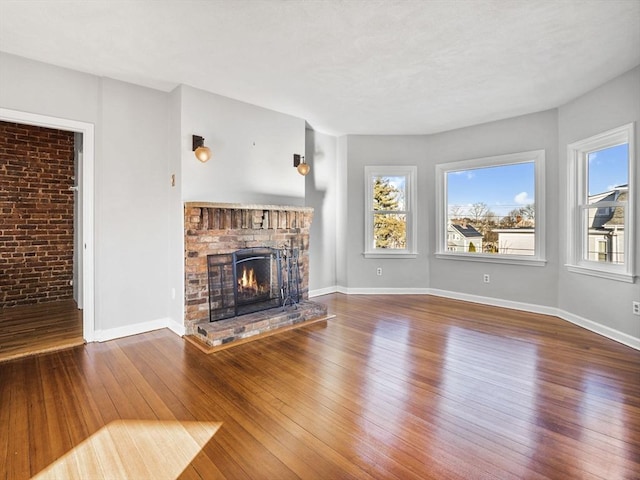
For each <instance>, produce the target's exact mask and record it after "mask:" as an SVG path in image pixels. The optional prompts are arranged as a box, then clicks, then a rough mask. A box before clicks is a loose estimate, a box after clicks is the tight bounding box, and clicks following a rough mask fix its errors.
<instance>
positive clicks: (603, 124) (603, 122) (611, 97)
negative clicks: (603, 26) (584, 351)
mask: <svg viewBox="0 0 640 480" xmlns="http://www.w3.org/2000/svg"><path fill="white" fill-rule="evenodd" d="M630 122H636V125H635V129H636V130H635V132H636V172H635V187H636V196H635V199H633V201H635V204H634V205H635V207H636V210H635V233H636V238H635V253H636V257H635V273H636V275H638V274H640V208H638V203H639V198H640V195H639V194H640V168H638V151H637V146H638V145H640V135H639V133H640V67H637V68H635V69H633V70H631V71H630V72H627V73H626V74H624V75H621V76H619V77H617V78H615V79H613V80H612V81H610V82H608V83H606V84H604V85H602V86H601V87H599V88H597V89H595V90H593V91H591V92H589V93H587V94H586V95H583V96H581V97H579V98H577V99H575V100H574V101H572V102H570V103H568V104H566V105H564V106H562V107H560V108H559V122H558V123H559V150H560V155H561V158H562V162H561V165H560V168H559V170H558V176H559V178H560V185H562V186H563V187H564V185H566V184H567V181H568V180H567V175H568V167H567V163H566V151H567V145H568V144H570V143H572V142H575V141H578V140H582V139H585V138H587V137H590V136H592V135H595V134H597V133H601V132H604V131H607V130H610V129H612V128H615V127H619V126H622V125H625V124H627V123H630ZM561 191H562V192H563V193H564V191H565V190H564V188H562V190H561ZM558 200H559V205H560V209H559V210H560V216H559V218H558V222H559V223H558V229H559V230H560V232H561V235H560V241H559V244H558V245H559V248H560V252H561V255H562V257H561V258H562V263H564V262H565V261H566V259H567V255H566V254H567V249H566V247H565V245H566V243H567V240H566V228H565V226H566V223H567V219H568V216H567V207H566V205H567V199H566V195H564V194H562V195H560V196H559V199H558ZM634 300H635V301H640V284H639V283H638V280H637V279H636V282H635V283H633V284H630V283H624V282H617V281H613V280H607V279H603V278H596V277H590V276H586V275H581V274H577V273H572V272H569V271H567V269H566V268H565V267H564V266H562V265H561V266H560V268H559V298H558V306H559V308H561V309H562V310H564V311H567V312H570V313H572V314H574V315H577V316H579V317H581V318H584V319H587V320H592V321H594V322H597V323H599V324H601V325H604V326H605V327H608V328H612V329H614V330H617V331H620V332H623V333H626V334H627V335H631V336H633V337H635V338H638V339H640V317H638V316H635V315H633V314H632V313H631V302H632V301H634Z"/></svg>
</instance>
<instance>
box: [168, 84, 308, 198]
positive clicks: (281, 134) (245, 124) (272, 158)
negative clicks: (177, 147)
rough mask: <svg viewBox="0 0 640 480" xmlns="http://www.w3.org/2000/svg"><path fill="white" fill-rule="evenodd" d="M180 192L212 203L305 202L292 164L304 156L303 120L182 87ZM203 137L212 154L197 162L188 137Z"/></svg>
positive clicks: (302, 179)
mask: <svg viewBox="0 0 640 480" xmlns="http://www.w3.org/2000/svg"><path fill="white" fill-rule="evenodd" d="M180 89H181V95H182V107H181V108H182V110H181V129H182V196H183V200H184V201H185V202H189V201H210V202H229V203H258V204H273V205H294V206H303V205H304V188H305V180H304V178H303V177H302V176H300V175H299V174H298V172H297V170H296V169H295V168H294V167H293V154H294V153H298V154H300V155H304V149H305V121H304V120H303V119H301V118H296V117H292V116H290V115H285V114H283V113H278V112H274V111H273V110H267V109H265V108H261V107H257V106H255V105H250V104H248V103H244V102H239V101H237V100H232V99H230V98H226V97H222V96H220V95H215V94H213V93H208V92H205V91H202V90H198V89H195V88H192V87H188V86H181V87H180ZM192 135H200V136H203V137H204V138H205V145H207V146H208V147H209V148H211V151H212V153H213V157H212V158H211V160H209V161H208V162H207V163H204V164H203V163H200V162H199V161H197V160H196V158H195V157H194V155H193V152H192V151H191V143H192V142H191V136H192Z"/></svg>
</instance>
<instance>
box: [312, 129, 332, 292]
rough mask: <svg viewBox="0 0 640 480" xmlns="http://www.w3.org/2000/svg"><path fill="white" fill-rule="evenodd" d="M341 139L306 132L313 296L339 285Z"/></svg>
mask: <svg viewBox="0 0 640 480" xmlns="http://www.w3.org/2000/svg"><path fill="white" fill-rule="evenodd" d="M337 149H338V146H337V139H336V137H334V136H331V135H325V134H322V133H320V132H315V131H313V130H311V129H307V131H306V145H305V159H306V161H307V163H308V164H309V165H310V166H311V171H310V172H309V174H308V175H307V176H306V177H305V205H306V206H307V207H313V222H312V223H311V231H310V239H309V293H310V294H311V295H312V296H313V295H316V294H319V293H322V292H327V291H333V290H334V289H335V285H336V276H337V273H336V238H337V237H336V209H337V196H336V195H337V185H336V181H335V180H336V169H337V152H338V150H337Z"/></svg>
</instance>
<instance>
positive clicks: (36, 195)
mask: <svg viewBox="0 0 640 480" xmlns="http://www.w3.org/2000/svg"><path fill="white" fill-rule="evenodd" d="M0 121H3V122H9V123H14V124H16V125H17V127H19V126H23V127H25V131H26V130H27V128H26V127H28V126H30V127H32V131H35V132H36V133H37V135H36V138H35V139H34V140H33V139H32V141H33V142H34V145H35V146H36V154H37V153H38V152H37V150H38V148H39V149H40V150H41V152H42V156H43V157H45V160H44V163H41V164H37V162H35V161H34V159H33V158H30V161H31V162H32V163H33V165H31V166H27V167H25V166H24V165H22V166H20V164H19V163H20V162H19V161H18V157H19V155H16V156H15V157H14V159H15V161H14V162H13V164H12V165H11V166H9V167H7V166H6V165H5V166H4V168H5V169H7V168H12V169H13V170H14V173H16V174H17V175H21V174H24V175H25V178H24V180H23V181H20V182H17V183H16V185H14V186H11V187H9V188H8V189H7V190H8V191H7V192H5V193H6V195H4V197H5V200H7V202H5V206H6V205H7V204H8V205H11V203H10V201H11V198H9V197H11V195H13V197H14V198H13V200H15V201H19V202H20V203H19V205H20V208H21V209H22V210H21V211H20V212H19V215H17V216H23V217H25V218H27V219H28V221H27V222H25V223H24V224H23V225H22V226H19V225H16V226H14V227H12V232H13V233H14V235H13V236H12V237H11V238H8V236H7V235H5V236H4V240H7V239H9V240H11V241H12V243H13V244H14V246H16V249H17V250H18V251H17V252H16V253H15V254H14V256H15V257H17V261H18V264H16V265H21V266H23V267H25V268H24V270H25V271H19V270H20V269H19V268H18V267H16V266H13V267H11V266H10V268H9V269H5V271H6V272H7V276H12V277H13V278H12V279H11V281H10V282H5V283H6V285H5V286H4V292H3V296H2V300H3V305H2V306H3V307H4V306H8V307H9V308H3V309H2V311H0V321H5V326H8V332H9V333H7V332H4V334H3V333H0V341H1V342H2V343H3V344H4V345H5V346H13V347H16V345H18V346H19V345H20V344H24V343H25V341H26V340H28V338H29V337H31V340H32V341H33V347H34V348H33V350H34V351H36V350H38V351H42V350H43V349H44V350H47V349H51V348H55V343H56V342H55V340H56V338H57V339H58V344H59V345H60V346H61V348H64V346H65V343H66V344H68V342H66V341H65V338H64V336H65V335H67V336H69V335H70V336H74V335H75V341H76V342H77V341H78V339H80V340H81V341H82V340H84V341H87V342H89V341H93V336H94V300H93V297H94V295H93V293H94V285H93V160H94V153H93V145H94V129H93V125H92V124H89V123H85V122H77V121H74V120H67V119H61V118H55V117H47V116H42V115H37V114H29V113H25V112H19V111H14V110H8V109H1V108H0ZM17 127H16V128H17ZM49 129H51V130H49ZM47 136H50V137H51V138H52V139H53V140H55V141H58V142H59V143H60V144H61V146H60V150H62V152H61V153H62V156H63V157H64V156H67V155H69V152H68V151H65V149H67V150H68V147H69V145H71V148H72V150H73V153H72V156H73V159H72V161H73V165H71V166H70V167H69V166H68V165H66V166H60V165H58V164H59V163H64V162H65V161H66V162H67V163H68V161H69V159H68V158H67V160H65V161H62V160H59V159H52V158H51V155H52V154H53V153H60V152H55V150H56V149H57V147H56V146H55V145H48V144H47V141H46V140H47ZM16 138H17V137H16ZM21 140H22V141H23V143H26V140H25V138H21ZM31 151H33V149H32V150H31ZM16 153H17V152H16ZM45 153H46V155H45ZM31 155H32V157H36V156H38V155H34V154H33V153H31ZM27 156H29V154H27ZM23 163H24V161H23ZM51 165H53V166H54V168H53V170H54V171H51V170H52V168H50V167H51ZM56 169H57V170H59V173H60V175H58V176H56V175H55V173H56ZM16 171H17V172H16ZM69 172H71V173H69ZM37 175H40V177H41V179H40V180H42V182H41V183H42V184H40V185H38V184H36V183H37V182H35V181H33V179H34V178H35V176H37ZM28 180H32V181H33V183H34V184H33V185H32V184H30V182H29V181H28ZM47 182H49V183H50V184H51V185H47ZM57 182H59V183H61V184H62V185H58V186H57V187H56V186H55V184H56V183H57ZM50 187H51V188H50ZM28 194H33V198H28V197H27V195H28ZM46 194H49V195H50V196H51V197H50V198H47V195H46ZM38 203H39V204H38ZM35 204H38V205H37V206H35V207H34V208H33V210H32V211H29V212H27V211H26V210H25V209H26V208H27V207H28V206H29V205H31V206H34V205H35ZM63 204H66V205H63ZM14 205H15V204H14ZM64 208H67V209H69V208H71V209H72V210H73V211H72V213H71V214H69V212H68V211H66V212H64V211H61V209H64ZM6 213H9V212H6ZM11 213H12V214H13V215H14V216H16V212H11ZM70 215H71V217H72V218H73V225H69V216H70ZM47 225H48V226H49V227H50V228H51V231H50V232H48V233H46V228H49V227H47ZM39 229H41V230H42V231H43V232H45V233H44V235H45V237H44V238H39V237H38V235H36V234H35V232H36V231H37V230H39ZM21 230H22V231H21ZM47 235H48V236H47ZM20 239H23V240H25V239H26V240H29V241H28V242H27V243H28V244H29V246H26V244H25V245H21V244H20V241H19V240H20ZM69 244H70V245H69ZM38 255H41V256H42V258H39V259H34V258H33V257H37V256H38ZM29 257H32V258H29ZM27 267H28V268H27ZM30 276H31V279H30ZM34 278H35V279H36V281H35V282H34ZM10 289H12V290H11V292H9V290H10ZM20 289H22V291H20ZM9 293H10V295H9ZM27 304H29V305H27ZM79 309H81V310H79ZM38 315H39V316H40V317H43V318H46V317H49V318H50V320H51V322H50V323H49V324H47V323H46V322H43V321H42V320H39V318H40V317H39V316H38ZM16 316H17V317H18V318H19V317H20V316H21V317H23V318H25V319H26V321H27V322H28V325H27V327H28V328H29V329H30V331H31V334H30V335H22V336H24V337H25V338H24V339H22V340H20V336H21V335H20V334H19V333H16V334H15V335H14V334H12V331H11V328H16V327H17V325H18V324H19V323H20V322H19V321H18V320H17V319H16ZM53 326H55V328H54V329H53V330H50V331H48V328H47V327H53ZM74 328H75V329H76V330H75V331H74V330H73V329H74ZM1 335H4V337H1ZM36 340H37V341H36ZM38 342H40V343H38ZM52 342H53V344H52ZM27 343H28V342H27ZM80 343H82V342H80ZM43 345H45V347H43ZM7 348H8V347H7ZM22 348H27V349H28V348H29V346H26V347H25V346H24V345H23V346H22ZM0 353H2V352H1V350H0Z"/></svg>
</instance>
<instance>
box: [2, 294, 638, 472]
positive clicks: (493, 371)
mask: <svg viewBox="0 0 640 480" xmlns="http://www.w3.org/2000/svg"><path fill="white" fill-rule="evenodd" d="M314 300H315V301H320V302H323V303H325V304H327V305H328V307H329V312H330V313H333V314H336V315H337V316H336V318H334V319H332V320H329V321H327V322H326V323H317V324H314V325H310V326H306V327H302V328H300V329H296V330H291V331H287V332H284V333H282V334H279V335H274V336H272V337H267V338H263V339H260V340H257V341H255V342H251V343H247V344H244V345H239V346H237V347H234V348H230V349H228V350H223V351H219V352H216V353H213V354H210V355H206V354H204V353H203V352H201V351H200V350H198V349H197V348H196V347H195V346H193V345H191V344H189V343H188V342H186V341H184V340H183V339H181V338H180V337H178V336H176V335H175V334H173V333H171V332H169V331H168V330H158V331H155V332H151V333H147V334H143V335H137V336H132V337H128V338H123V339H119V340H115V341H111V342H105V343H93V344H88V345H86V346H83V347H78V348H74V349H69V350H65V351H61V352H56V353H50V354H44V355H38V356H34V357H27V358H23V359H19V360H13V361H10V362H3V363H0V472H1V474H0V478H8V479H23V478H25V479H26V478H30V477H31V476H34V475H37V474H39V473H40V472H43V471H44V472H45V473H46V472H49V471H54V470H56V469H57V471H60V468H62V467H61V465H60V462H62V461H63V460H65V459H68V458H70V457H74V458H76V459H77V458H82V455H80V454H77V452H78V450H79V449H86V448H87V445H88V444H93V445H97V446H94V449H93V452H94V454H95V452H100V451H101V450H100V448H99V445H100V440H98V439H99V438H104V435H102V432H104V429H105V428H108V427H110V426H111V428H113V426H114V425H119V423H118V422H134V424H135V425H138V426H139V425H142V427H140V428H144V429H151V430H149V432H152V433H153V436H154V437H153V438H156V439H157V443H156V444H155V445H154V447H153V448H156V449H160V450H161V451H163V449H164V450H166V451H167V452H169V451H171V450H172V449H175V448H178V447H179V446H181V444H180V441H179V440H173V441H172V440H171V438H172V437H171V436H168V437H167V436H163V435H162V434H160V433H158V432H160V430H159V429H160V427H163V428H165V430H167V429H169V428H170V426H171V425H175V424H176V422H178V423H180V422H182V424H185V425H186V424H192V422H201V423H202V424H203V425H211V426H212V427H211V428H212V430H211V431H212V432H214V433H212V434H213V436H212V437H211V439H210V440H208V441H204V443H203V444H204V446H203V447H202V449H201V450H199V451H197V453H194V454H193V455H191V457H189V455H187V457H189V458H188V459H187V460H186V462H187V463H185V464H184V465H181V466H180V468H179V469H178V470H176V465H174V464H173V463H172V462H173V460H171V458H173V456H171V455H167V456H166V458H164V459H163V460H162V461H163V462H166V469H160V470H163V471H166V472H172V471H173V472H175V471H179V472H181V473H179V474H177V475H176V474H175V473H166V475H165V476H164V477H163V476H162V475H160V476H154V477H153V478H154V479H155V478H184V479H191V478H203V479H216V478H222V479H278V480H280V479H290V478H303V479H356V478H357V479H387V478H389V479H465V480H467V479H500V480H505V479H543V478H547V479H574V478H575V479H606V480H614V479H628V480H630V479H639V478H640V352H638V351H636V350H633V349H631V348H629V347H626V346H624V345H621V344H618V343H616V342H613V341H611V340H607V339H605V338H603V337H601V336H598V335H597V334H594V333H591V332H588V331H586V330H584V329H581V328H579V327H576V326H573V325H571V324H569V323H567V322H564V321H562V320H560V319H557V318H554V317H548V316H544V315H537V314H531V313H524V312H517V311H513V310H507V309H501V308H495V307H487V306H482V305H477V304H471V303H465V302H460V301H454V300H448V299H443V298H438V297H432V296H423V295H407V296H358V295H350V296H346V295H340V294H332V295H327V296H324V297H317V298H315V299H314ZM218 427H219V428H218ZM131 428H133V427H131ZM154 428H155V429H154ZM185 428H187V427H185ZM149 432H147V438H148V435H151V433H149ZM127 445H129V443H128V444H127ZM131 445H133V443H131ZM147 448H149V447H147ZM108 452H112V450H111V449H110V450H108ZM155 453H156V454H157V452H155ZM73 454H75V455H73ZM115 455H116V454H115V453H105V454H104V457H105V458H101V459H99V460H95V461H99V462H100V468H101V470H100V471H102V472H108V471H110V470H109V465H110V462H114V463H118V462H120V463H119V464H122V463H123V462H129V463H134V464H135V463H143V462H144V460H145V458H147V457H146V454H145V450H144V448H143V447H140V446H137V447H135V448H134V447H130V449H129V451H128V453H127V452H125V454H124V455H123V456H121V457H118V458H115ZM156 457H157V455H156ZM156 457H153V458H156ZM161 458H163V456H161ZM75 461H76V462H78V463H76V468H77V469H79V470H83V471H84V472H87V471H96V470H92V468H93V467H92V466H89V465H86V464H83V463H82V462H81V461H78V460H75ZM182 461H183V462H184V461H185V460H184V459H183V460H182ZM131 467H132V468H134V467H136V465H132V466H131ZM64 468H67V467H64ZM96 468H97V467H96ZM140 468H142V467H140ZM45 469H46V470H45ZM72 471H73V470H72V469H70V470H66V472H67V473H66V477H69V478H73V473H71V472H72ZM136 471H138V472H140V471H141V470H136ZM43 476H44V477H45V478H46V475H44V474H43ZM66 477H65V478H66ZM140 477H144V475H141V474H139V477H138V478H140ZM76 478H88V477H87V476H86V474H85V475H84V476H83V475H82V474H77V477H76Z"/></svg>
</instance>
